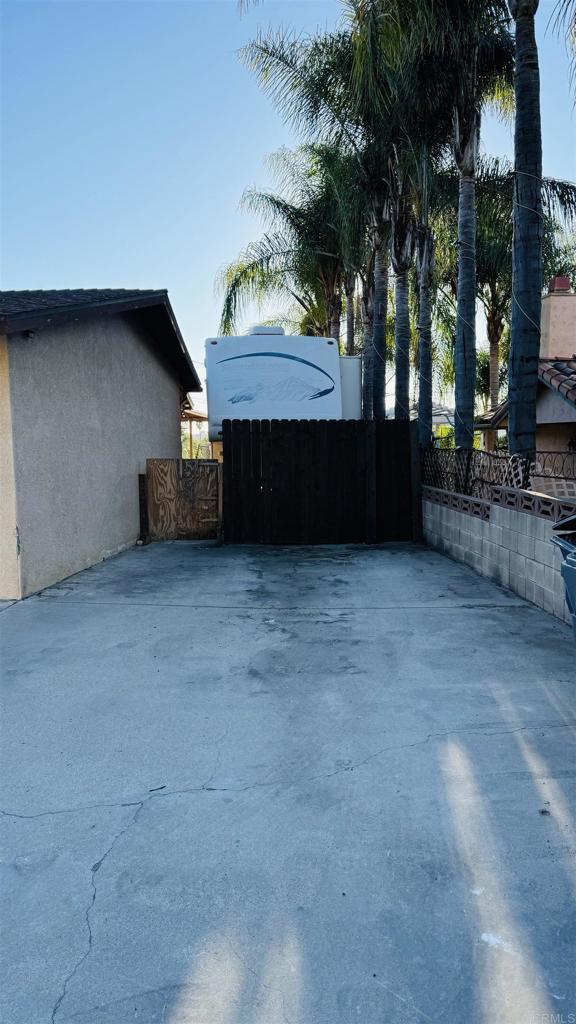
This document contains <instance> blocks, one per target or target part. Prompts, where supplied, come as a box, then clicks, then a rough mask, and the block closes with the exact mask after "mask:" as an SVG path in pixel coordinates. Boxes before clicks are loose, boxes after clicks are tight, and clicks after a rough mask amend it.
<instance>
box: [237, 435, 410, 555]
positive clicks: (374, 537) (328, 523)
mask: <svg viewBox="0 0 576 1024" xmlns="http://www.w3.org/2000/svg"><path fill="white" fill-rule="evenodd" d="M412 435H414V436H412ZM415 440H416V438H415V434H414V432H413V431H411V428H410V424H409V423H405V422H400V421H394V420H384V421H381V422H380V421H378V422H371V423H368V422H363V421H356V420H304V421H302V420H225V421H224V424H223V442H224V466H223V537H224V541H225V542H226V543H240V544H345V543H363V542H368V543H376V542H380V541H386V540H411V539H414V538H415V537H416V533H417V531H416V528H415V523H414V514H413V509H414V507H415V501H414V495H413V491H414V490H415V488H416V487H417V477H416V476H415V474H414V454H413V453H414V444H415Z"/></svg>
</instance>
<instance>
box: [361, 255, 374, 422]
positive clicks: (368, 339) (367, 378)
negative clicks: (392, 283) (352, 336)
mask: <svg viewBox="0 0 576 1024" xmlns="http://www.w3.org/2000/svg"><path fill="white" fill-rule="evenodd" d="M373 327H374V277H373V276H370V275H369V276H367V278H366V280H365V282H364V285H363V288H362V329H363V334H364V351H363V355H362V416H363V418H364V419H365V420H371V419H373V418H374V372H373V371H374V355H373V350H372V332H373Z"/></svg>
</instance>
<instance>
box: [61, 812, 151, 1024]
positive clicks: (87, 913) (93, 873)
mask: <svg viewBox="0 0 576 1024" xmlns="http://www.w3.org/2000/svg"><path fill="white" fill-rule="evenodd" d="M149 799H152V798H151V797H150V798H149ZM146 803H147V800H141V801H139V803H138V805H137V808H136V811H135V813H134V814H133V815H132V817H131V819H130V821H129V822H128V824H127V825H125V826H124V828H122V829H120V831H119V832H117V833H116V835H115V836H114V839H113V840H112V842H111V844H110V846H109V847H108V849H107V850H106V852H105V853H104V854H103V856H102V857H100V860H97V861H96V863H95V864H93V865H92V868H91V872H90V886H91V889H92V894H91V896H90V902H89V903H88V906H87V907H86V910H85V911H84V921H85V924H86V931H87V935H88V945H87V947H86V949H85V950H84V952H83V953H82V956H81V957H80V958H79V959H78V960H77V961H76V963H75V964H74V966H73V968H72V970H71V971H69V973H68V974H67V975H66V977H65V978H64V981H63V982H62V988H61V990H60V994H59V996H58V998H57V1000H56V1002H55V1003H54V1006H53V1008H52V1015H51V1017H50V1021H51V1024H55V1021H56V1017H57V1015H58V1014H59V1012H60V1008H61V1006H62V1003H63V1002H64V999H65V998H66V993H67V992H68V986H69V984H70V982H71V981H72V979H73V978H74V977H75V975H76V974H77V973H78V971H79V970H80V968H81V967H82V964H83V963H85V962H86V960H87V959H88V957H89V956H90V953H91V952H92V946H93V942H94V936H93V933H92V923H91V921H90V915H91V913H92V910H93V908H94V904H95V903H96V897H97V895H98V892H97V889H96V881H95V879H96V875H97V874H98V872H99V870H100V868H101V867H102V865H103V863H104V861H105V860H106V858H107V857H108V856H109V855H110V854H111V853H112V850H113V849H114V847H115V846H116V843H117V842H118V841H119V839H121V838H122V836H123V835H125V834H126V832H128V830H129V829H130V828H132V826H133V825H135V824H136V822H137V820H138V815H139V814H140V812H141V811H142V809H143V807H144V805H145V804H146ZM121 806H125V805H121ZM132 806H134V805H132Z"/></svg>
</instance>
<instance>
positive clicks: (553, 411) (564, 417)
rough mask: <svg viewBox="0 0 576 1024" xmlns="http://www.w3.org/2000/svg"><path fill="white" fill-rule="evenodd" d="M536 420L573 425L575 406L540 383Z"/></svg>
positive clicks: (575, 418)
mask: <svg viewBox="0 0 576 1024" xmlns="http://www.w3.org/2000/svg"><path fill="white" fill-rule="evenodd" d="M575 344H576V342H575ZM536 422H537V423H538V424H540V423H571V424H572V425H573V427H574V425H576V408H575V407H574V406H571V405H569V404H568V402H567V401H565V399H564V398H562V397H561V396H560V395H558V394H557V393H556V392H554V391H551V390H550V388H547V387H546V386H545V385H542V384H541V385H540V386H539V388H538V400H537V402H536Z"/></svg>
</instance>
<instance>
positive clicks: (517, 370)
mask: <svg viewBox="0 0 576 1024" xmlns="http://www.w3.org/2000/svg"><path fill="white" fill-rule="evenodd" d="M508 2H509V7H510V14H511V15H512V17H513V19H514V22H515V25H516V59H515V70H514V92H515V98H516V121H515V129H514V174H515V183H514V215H513V223H514V241H513V250H512V334H511V344H510V398H509V401H510V406H509V408H510V412H509V427H508V443H509V446H510V451H511V452H512V454H514V455H526V454H530V453H531V452H533V451H534V450H535V448H536V389H537V385H538V355H539V351H540V315H541V306H542V293H541V284H542V194H541V193H542V130H541V124H540V71H539V67H538V46H537V44H536V29H535V14H536V11H537V9H538V3H539V0H508Z"/></svg>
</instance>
